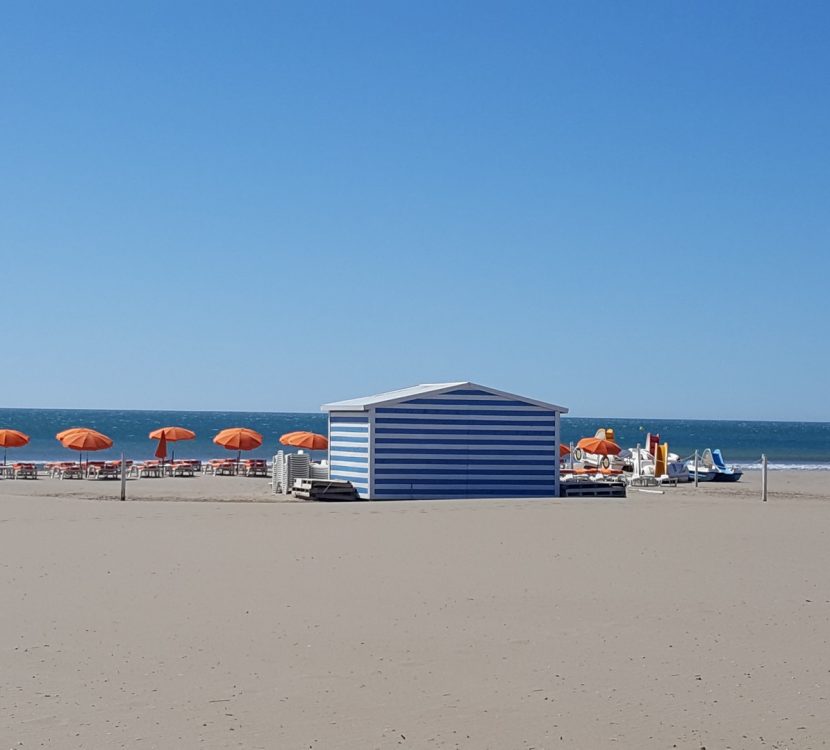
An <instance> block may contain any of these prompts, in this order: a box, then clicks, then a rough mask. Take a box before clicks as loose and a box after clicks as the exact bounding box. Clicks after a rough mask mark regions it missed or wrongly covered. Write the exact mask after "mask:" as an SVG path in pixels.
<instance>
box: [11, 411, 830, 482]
mask: <svg viewBox="0 0 830 750" xmlns="http://www.w3.org/2000/svg"><path fill="white" fill-rule="evenodd" d="M169 425H179V426H182V427H187V428H189V429H191V430H193V431H194V432H195V433H196V439H195V440H190V441H186V442H181V443H176V444H172V443H171V444H170V448H172V449H174V450H175V452H176V456H177V457H181V458H200V459H205V458H214V457H219V456H223V455H224V456H227V455H230V453H229V452H227V451H225V450H224V449H223V448H220V447H219V446H217V445H214V444H213V442H212V438H213V436H214V435H215V434H216V433H217V432H219V430H221V429H224V428H225V427H250V428H252V429H254V430H257V431H258V432H261V433H262V434H263V436H264V437H265V443H264V444H263V446H262V448H259V449H258V450H255V451H249V452H248V453H246V455H247V456H250V457H255V458H258V457H261V458H269V457H271V456H273V455H274V453H275V451H276V450H277V449H278V439H279V436H280V435H282V434H284V433H286V432H291V431H292V430H311V431H312V432H319V433H323V434H326V431H327V428H326V415H325V414H322V413H318V414H297V413H291V414H288V413H278V412H277V413H271V412H206V411H193V412H180V411H177V412H169V411H105V410H77V409H0V427H11V428H14V429H18V430H22V431H23V432H25V433H27V434H28V435H29V436H30V437H31V442H30V443H29V445H27V446H24V447H23V448H17V449H11V450H9V458H10V459H14V460H21V461H22V460H28V461H50V460H58V459H64V460H66V459H74V458H77V453H76V452H75V451H70V450H67V449H66V448H63V447H62V446H61V445H60V443H58V442H57V440H55V433H57V432H59V431H60V430H63V429H66V428H67V427H92V428H94V429H96V430H99V431H100V432H103V433H104V434H105V435H109V436H110V437H111V438H112V439H113V441H114V442H115V444H114V446H113V448H112V449H111V450H108V451H100V452H98V453H96V454H95V457H96V458H116V457H118V456H120V454H121V452H122V451H123V452H124V453H125V454H126V455H127V456H128V457H129V458H132V459H136V460H138V459H146V458H152V456H153V451H154V450H155V447H156V442H155V441H154V440H150V439H149V438H148V437H147V433H149V432H150V431H151V430H154V429H156V428H157V427H164V426H169ZM599 427H613V428H614V431H615V433H616V438H617V442H618V443H619V444H620V445H622V446H624V447H633V446H634V445H636V444H637V443H641V444H645V436H646V433H647V432H649V431H651V432H657V433H659V434H660V437H661V439H662V440H667V441H668V442H669V447H670V450H671V451H672V452H675V453H679V454H680V455H681V456H687V455H689V454H691V453H692V452H693V451H694V450H695V449H696V448H697V449H699V450H703V449H704V448H720V449H721V450H722V451H723V454H724V456H725V458H726V460H727V461H728V462H729V463H734V464H740V465H744V466H746V467H750V468H751V467H752V466H754V465H756V462H757V461H758V460H759V459H760V456H761V453H766V455H767V457H768V459H769V461H770V462H771V464H772V466H773V467H774V468H776V467H777V468H785V467H786V468H803V469H828V470H830V422H734V421H712V420H684V419H648V420H646V419H590V418H583V417H563V419H562V439H563V441H564V442H565V443H567V442H569V441H574V442H575V441H577V440H578V439H579V438H580V437H584V436H586V435H593V434H594V432H595V431H596V430H597V428H599Z"/></svg>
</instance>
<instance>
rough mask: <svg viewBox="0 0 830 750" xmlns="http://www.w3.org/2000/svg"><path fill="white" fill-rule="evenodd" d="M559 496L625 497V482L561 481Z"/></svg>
mask: <svg viewBox="0 0 830 750" xmlns="http://www.w3.org/2000/svg"><path fill="white" fill-rule="evenodd" d="M559 497H625V483H624V482H591V481H587V480H584V479H579V480H576V481H571V482H560V484H559Z"/></svg>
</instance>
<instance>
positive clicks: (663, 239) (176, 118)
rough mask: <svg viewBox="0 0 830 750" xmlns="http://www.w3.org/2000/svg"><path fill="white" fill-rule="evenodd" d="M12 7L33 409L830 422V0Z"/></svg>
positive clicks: (7, 51)
mask: <svg viewBox="0 0 830 750" xmlns="http://www.w3.org/2000/svg"><path fill="white" fill-rule="evenodd" d="M0 14H1V15H2V22H0V97H2V100H1V101H2V105H0V290H2V292H0V294H1V296H0V299H2V306H3V329H4V335H3V338H2V349H1V350H0V351H2V354H0V361H2V362H3V366H2V367H0V406H5V407H44V408H49V407H59V408H108V409H117V408H123V409H144V408H146V409H205V410H254V411H316V410H318V409H319V406H320V404H322V403H325V402H327V401H333V400H339V399H345V398H352V397H357V396H361V395H366V394H370V393H375V392H378V391H384V390H389V389H393V388H399V387H404V386H407V385H412V384H415V383H423V382H442V381H455V380H470V381H473V382H478V383H482V384H485V385H489V386H492V387H495V388H499V389H501V390H506V391H511V392H514V393H519V394H523V395H526V396H530V397H534V398H537V399H540V400H545V401H550V402H553V403H558V404H563V405H565V406H567V407H569V408H570V411H571V414H572V415H576V416H596V417H603V416H605V417H626V416H628V417H663V418H703V419H717V418H723V419H776V420H778V419H780V420H788V419H792V420H830V398H828V395H827V382H828V376H827V372H828V370H830V344H829V343H828V342H829V341H830V337H829V336H828V328H827V318H828V313H830V303H828V300H827V292H826V289H827V286H828V279H829V278H830V260H829V259H828V250H829V249H830V248H829V247H828V245H829V244H830V243H829V242H828V240H830V210H828V206H829V205H830V203H829V199H830V137H828V133H830V98H828V93H827V80H826V78H827V71H828V70H830V46H828V45H827V43H826V40H827V37H828V33H830V5H828V4H826V3H819V2H815V3H811V2H799V3H773V2H752V3H722V2H695V3H690V2H636V1H632V2H627V3H619V2H568V3H557V2H547V1H546V2H531V1H529V0H528V1H526V2H520V3H515V2H507V1H505V2H487V1H486V0H476V1H475V2H461V1H459V2H446V1H444V0H442V1H440V2H430V1H426V0H422V1H419V2H402V1H400V2H399V1H395V0H387V1H386V2H360V1H359V0H356V1H355V2H349V3H343V2H334V1H332V2H315V1H314V0H303V1H302V2H296V3H292V2H281V3H272V2H261V3H259V2H254V1H251V2H244V3H240V2H218V1H217V2H211V3H204V2H177V1H176V0H165V1H164V2H152V1H149V0H143V1H142V2H123V3H111V2H98V3H91V2H83V0H79V2H73V3H66V2H63V1H61V2H29V1H28V0H26V1H22V2H1V3H0Z"/></svg>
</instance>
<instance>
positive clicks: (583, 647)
mask: <svg viewBox="0 0 830 750" xmlns="http://www.w3.org/2000/svg"><path fill="white" fill-rule="evenodd" d="M745 476H746V480H745V481H743V482H741V483H739V484H738V485H732V486H730V485H708V486H706V485H701V487H700V489H698V490H697V491H695V489H694V488H693V487H689V486H686V487H679V488H676V489H675V488H670V489H667V490H666V492H665V494H663V495H656V494H650V493H641V492H631V493H630V496H629V498H628V499H626V500H616V501H612V500H555V501H554V500H549V501H508V500H502V501H498V500H488V501H430V502H425V501H420V502H394V503H392V502H387V503H354V504H343V505H339V504H337V505H335V504H314V503H301V502H282V503H280V502H273V498H274V496H273V495H271V494H270V487H269V486H268V481H267V480H255V479H242V478H223V477H217V478H212V477H210V478H198V479H193V480H186V479H171V480H167V479H165V480H140V481H134V482H130V483H129V486H128V491H129V496H130V497H131V498H134V499H133V500H131V501H129V502H125V503H121V502H117V501H115V500H114V498H116V497H117V496H118V483H117V482H115V483H105V482H92V481H78V482H70V481H64V482H60V481H58V480H46V479H40V480H37V481H31V482H25V481H11V480H2V481H0V564H2V567H3V576H2V579H0V587H1V588H0V596H2V598H1V599H0V601H2V610H0V648H2V662H0V675H2V677H0V749H2V750H4V749H5V748H18V747H19V748H24V749H25V748H40V747H46V748H60V749H61V750H64V749H67V750H68V749H70V748H84V749H85V750H90V749H92V748H107V749H109V748H160V749H161V748H164V749H167V748H240V747H241V748H246V749H249V748H268V750H282V749H283V748H298V749H301V748H302V749H305V748H312V749H318V748H319V749H327V748H360V749H363V748H384V749H385V748H406V747H409V748H494V749H495V748H498V749H499V750H506V749H512V748H537V750H541V749H542V748H617V749H619V748H652V747H653V748H673V747H677V748H690V749H692V750H700V748H704V747H705V748H707V750H714V749H720V748H759V747H768V748H799V749H803V748H818V747H824V746H825V745H826V743H827V742H828V741H830V644H828V640H830V574H828V571H830V475H829V474H824V473H821V472H815V473H810V472H804V473H787V472H775V473H771V474H770V496H769V497H770V499H769V502H768V503H766V504H764V503H762V502H761V501H760V499H759V489H758V486H759V475H758V474H757V473H750V474H747V475H745ZM137 498H143V499H145V500H157V502H137V501H136V500H135V499H137ZM174 498H181V499H184V500H203V501H204V502H161V500H164V499H174ZM233 499H237V500H249V501H263V502H217V501H220V500H224V501H227V500H233Z"/></svg>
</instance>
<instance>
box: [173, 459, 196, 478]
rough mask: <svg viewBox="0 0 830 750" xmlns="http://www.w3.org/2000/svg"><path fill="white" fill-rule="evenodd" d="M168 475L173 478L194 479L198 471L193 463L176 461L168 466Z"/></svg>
mask: <svg viewBox="0 0 830 750" xmlns="http://www.w3.org/2000/svg"><path fill="white" fill-rule="evenodd" d="M167 473H168V474H169V475H170V476H171V477H192V476H195V475H196V470H195V468H194V466H193V463H192V462H191V461H176V462H175V463H172V464H170V465H169V466H168V469H167Z"/></svg>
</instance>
